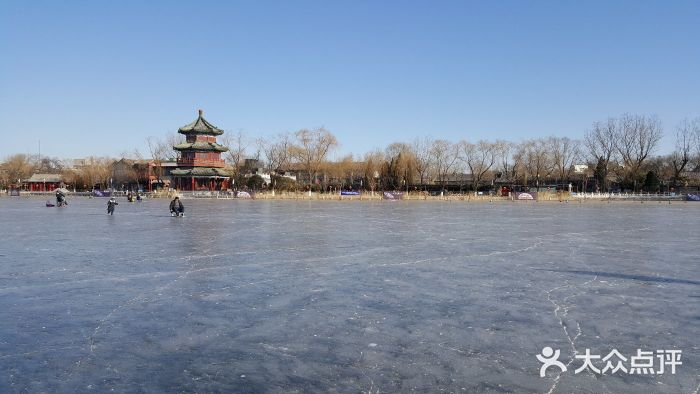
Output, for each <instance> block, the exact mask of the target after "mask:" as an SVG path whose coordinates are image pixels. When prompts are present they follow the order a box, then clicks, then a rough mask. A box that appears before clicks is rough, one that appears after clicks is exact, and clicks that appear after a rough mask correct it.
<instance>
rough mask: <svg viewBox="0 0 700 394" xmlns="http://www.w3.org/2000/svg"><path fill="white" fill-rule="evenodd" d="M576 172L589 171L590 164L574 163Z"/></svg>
mask: <svg viewBox="0 0 700 394" xmlns="http://www.w3.org/2000/svg"><path fill="white" fill-rule="evenodd" d="M573 167H574V174H584V173H585V172H586V171H588V166H587V165H585V164H574V166H573Z"/></svg>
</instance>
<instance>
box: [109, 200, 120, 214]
mask: <svg viewBox="0 0 700 394" xmlns="http://www.w3.org/2000/svg"><path fill="white" fill-rule="evenodd" d="M115 205H119V203H118V202H117V200H115V199H114V197H110V199H109V201H107V214H108V215H114V206H115Z"/></svg>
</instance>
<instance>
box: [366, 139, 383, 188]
mask: <svg viewBox="0 0 700 394" xmlns="http://www.w3.org/2000/svg"><path fill="white" fill-rule="evenodd" d="M383 164H384V153H382V151H380V150H379V149H376V150H373V151H371V152H367V153H365V157H364V182H365V186H366V187H368V188H369V189H370V191H372V193H373V194H374V191H375V190H376V189H377V186H378V183H379V174H380V172H381V169H382V165H383Z"/></svg>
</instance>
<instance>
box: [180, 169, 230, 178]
mask: <svg viewBox="0 0 700 394" xmlns="http://www.w3.org/2000/svg"><path fill="white" fill-rule="evenodd" d="M170 175H173V176H194V177H219V178H220V177H226V178H228V177H229V176H230V174H229V172H228V171H226V170H224V169H223V168H212V167H193V168H178V169H175V170H172V171H171V172H170Z"/></svg>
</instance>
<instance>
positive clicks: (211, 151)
mask: <svg viewBox="0 0 700 394" xmlns="http://www.w3.org/2000/svg"><path fill="white" fill-rule="evenodd" d="M202 112H203V111H202V110H201V109H200V110H199V117H197V120H195V121H194V122H192V123H190V124H188V125H186V126H183V127H180V129H179V130H178V131H177V132H178V133H180V134H184V135H185V142H183V143H181V144H178V145H175V146H173V149H175V150H176V151H179V152H180V155H179V157H178V159H177V168H176V169H174V170H172V171H171V173H170V174H171V175H172V177H173V178H174V180H175V187H177V188H178V189H180V190H187V191H193V190H222V189H227V188H228V187H229V180H230V177H229V173H228V171H226V170H225V169H224V166H225V164H224V161H223V160H222V159H221V153H222V152H226V151H227V150H228V148H227V147H225V146H223V145H219V144H218V143H217V142H216V136H219V135H221V134H223V133H224V131H223V130H221V129H219V128H217V127H216V126H214V125H212V124H211V123H209V122H207V121H206V120H205V119H204V118H203V117H202Z"/></svg>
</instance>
